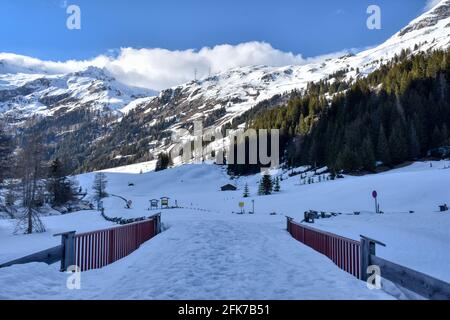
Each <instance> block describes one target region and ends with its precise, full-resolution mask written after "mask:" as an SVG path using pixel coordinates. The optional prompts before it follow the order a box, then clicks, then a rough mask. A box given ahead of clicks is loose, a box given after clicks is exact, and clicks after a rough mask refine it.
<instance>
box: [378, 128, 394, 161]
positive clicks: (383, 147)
mask: <svg viewBox="0 0 450 320" xmlns="http://www.w3.org/2000/svg"><path fill="white" fill-rule="evenodd" d="M377 159H378V160H380V161H382V162H383V164H384V165H386V166H390V165H391V161H392V160H391V153H390V150H389V144H388V141H387V138H386V134H385V132H384V127H383V125H381V127H380V131H379V134H378V143H377Z"/></svg>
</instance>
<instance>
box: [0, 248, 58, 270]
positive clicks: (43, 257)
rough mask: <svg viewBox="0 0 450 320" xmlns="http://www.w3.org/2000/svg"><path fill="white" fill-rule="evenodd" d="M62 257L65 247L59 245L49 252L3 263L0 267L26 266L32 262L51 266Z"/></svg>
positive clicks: (48, 250)
mask: <svg viewBox="0 0 450 320" xmlns="http://www.w3.org/2000/svg"><path fill="white" fill-rule="evenodd" d="M62 255H63V247H62V245H59V246H56V247H53V248H50V249H47V250H43V251H40V252H36V253H33V254H30V255H28V256H25V257H22V258H19V259H16V260H12V261H9V262H6V263H3V264H1V265H0V268H6V267H10V266H12V265H16V264H26V263H31V262H43V263H46V264H49V265H50V264H53V263H55V262H58V261H60V260H61V258H62Z"/></svg>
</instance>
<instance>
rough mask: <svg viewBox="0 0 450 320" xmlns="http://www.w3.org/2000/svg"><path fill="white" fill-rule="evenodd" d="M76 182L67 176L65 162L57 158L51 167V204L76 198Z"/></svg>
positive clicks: (49, 184)
mask: <svg viewBox="0 0 450 320" xmlns="http://www.w3.org/2000/svg"><path fill="white" fill-rule="evenodd" d="M75 188H76V185H75V182H74V181H73V180H71V179H69V178H68V177H67V176H66V170H65V168H64V165H63V163H62V162H61V161H60V160H59V159H58V158H56V159H55V160H53V161H52V163H51V164H50V168H49V173H48V179H47V191H48V193H49V194H50V195H51V197H52V200H51V204H52V205H53V206H60V205H63V204H65V203H67V202H69V201H72V200H74V199H75V194H76V191H75Z"/></svg>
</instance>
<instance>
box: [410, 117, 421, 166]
mask: <svg viewBox="0 0 450 320" xmlns="http://www.w3.org/2000/svg"><path fill="white" fill-rule="evenodd" d="M419 155H420V145H419V138H418V136H417V131H416V128H415V126H414V124H413V123H411V125H410V126H409V135H408V158H409V159H411V160H416V159H417V158H418V157H419Z"/></svg>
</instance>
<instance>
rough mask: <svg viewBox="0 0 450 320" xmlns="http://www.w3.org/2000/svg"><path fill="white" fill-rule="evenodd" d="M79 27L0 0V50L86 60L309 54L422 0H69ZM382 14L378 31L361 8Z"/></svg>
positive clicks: (27, 3)
mask: <svg viewBox="0 0 450 320" xmlns="http://www.w3.org/2000/svg"><path fill="white" fill-rule="evenodd" d="M67 4H69V5H70V4H76V5H79V6H80V8H81V12H82V29H81V30H68V29H67V28H66V19H67V17H68V15H67V14H66V12H65V8H63V6H64V2H63V1H60V0H38V1H37V0H1V1H0V12H1V16H0V52H11V53H17V54H22V55H27V56H33V57H36V58H39V59H45V60H67V59H90V58H93V57H95V56H97V55H100V54H105V53H107V52H108V51H109V50H116V49H119V48H122V47H133V48H166V49H169V50H185V49H190V48H193V49H200V48H202V47H205V46H210V47H212V46H215V45H218V44H225V43H226V44H233V45H235V44H239V43H243V42H248V41H259V42H267V43H270V44H271V45H272V46H273V47H274V48H276V49H279V50H281V51H285V52H293V53H294V54H301V55H302V56H303V57H312V56H317V55H321V54H326V53H330V52H335V51H339V50H342V49H345V48H362V47H366V46H373V45H375V44H378V43H381V42H383V41H384V40H386V39H387V38H388V37H389V36H390V35H392V34H393V33H395V32H396V31H398V30H399V29H400V28H401V27H403V26H404V25H405V24H407V23H408V22H409V21H410V20H412V19H413V18H415V17H416V16H418V15H419V14H420V13H421V12H423V9H424V7H425V4H426V0H371V1H366V0H342V1H336V0H314V1H310V0H278V1H262V0H258V1H256V0H245V1H243V0H241V1H236V0H226V1H225V0H224V1H220V2H219V1H215V0H190V1H181V0H179V1H173V0H164V1H159V0H127V1H121V0H69V1H68V2H67ZM369 4H377V5H379V6H380V7H381V9H382V29H381V30H376V31H370V30H368V29H367V28H366V19H367V14H366V9H367V7H368V5H369Z"/></svg>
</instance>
